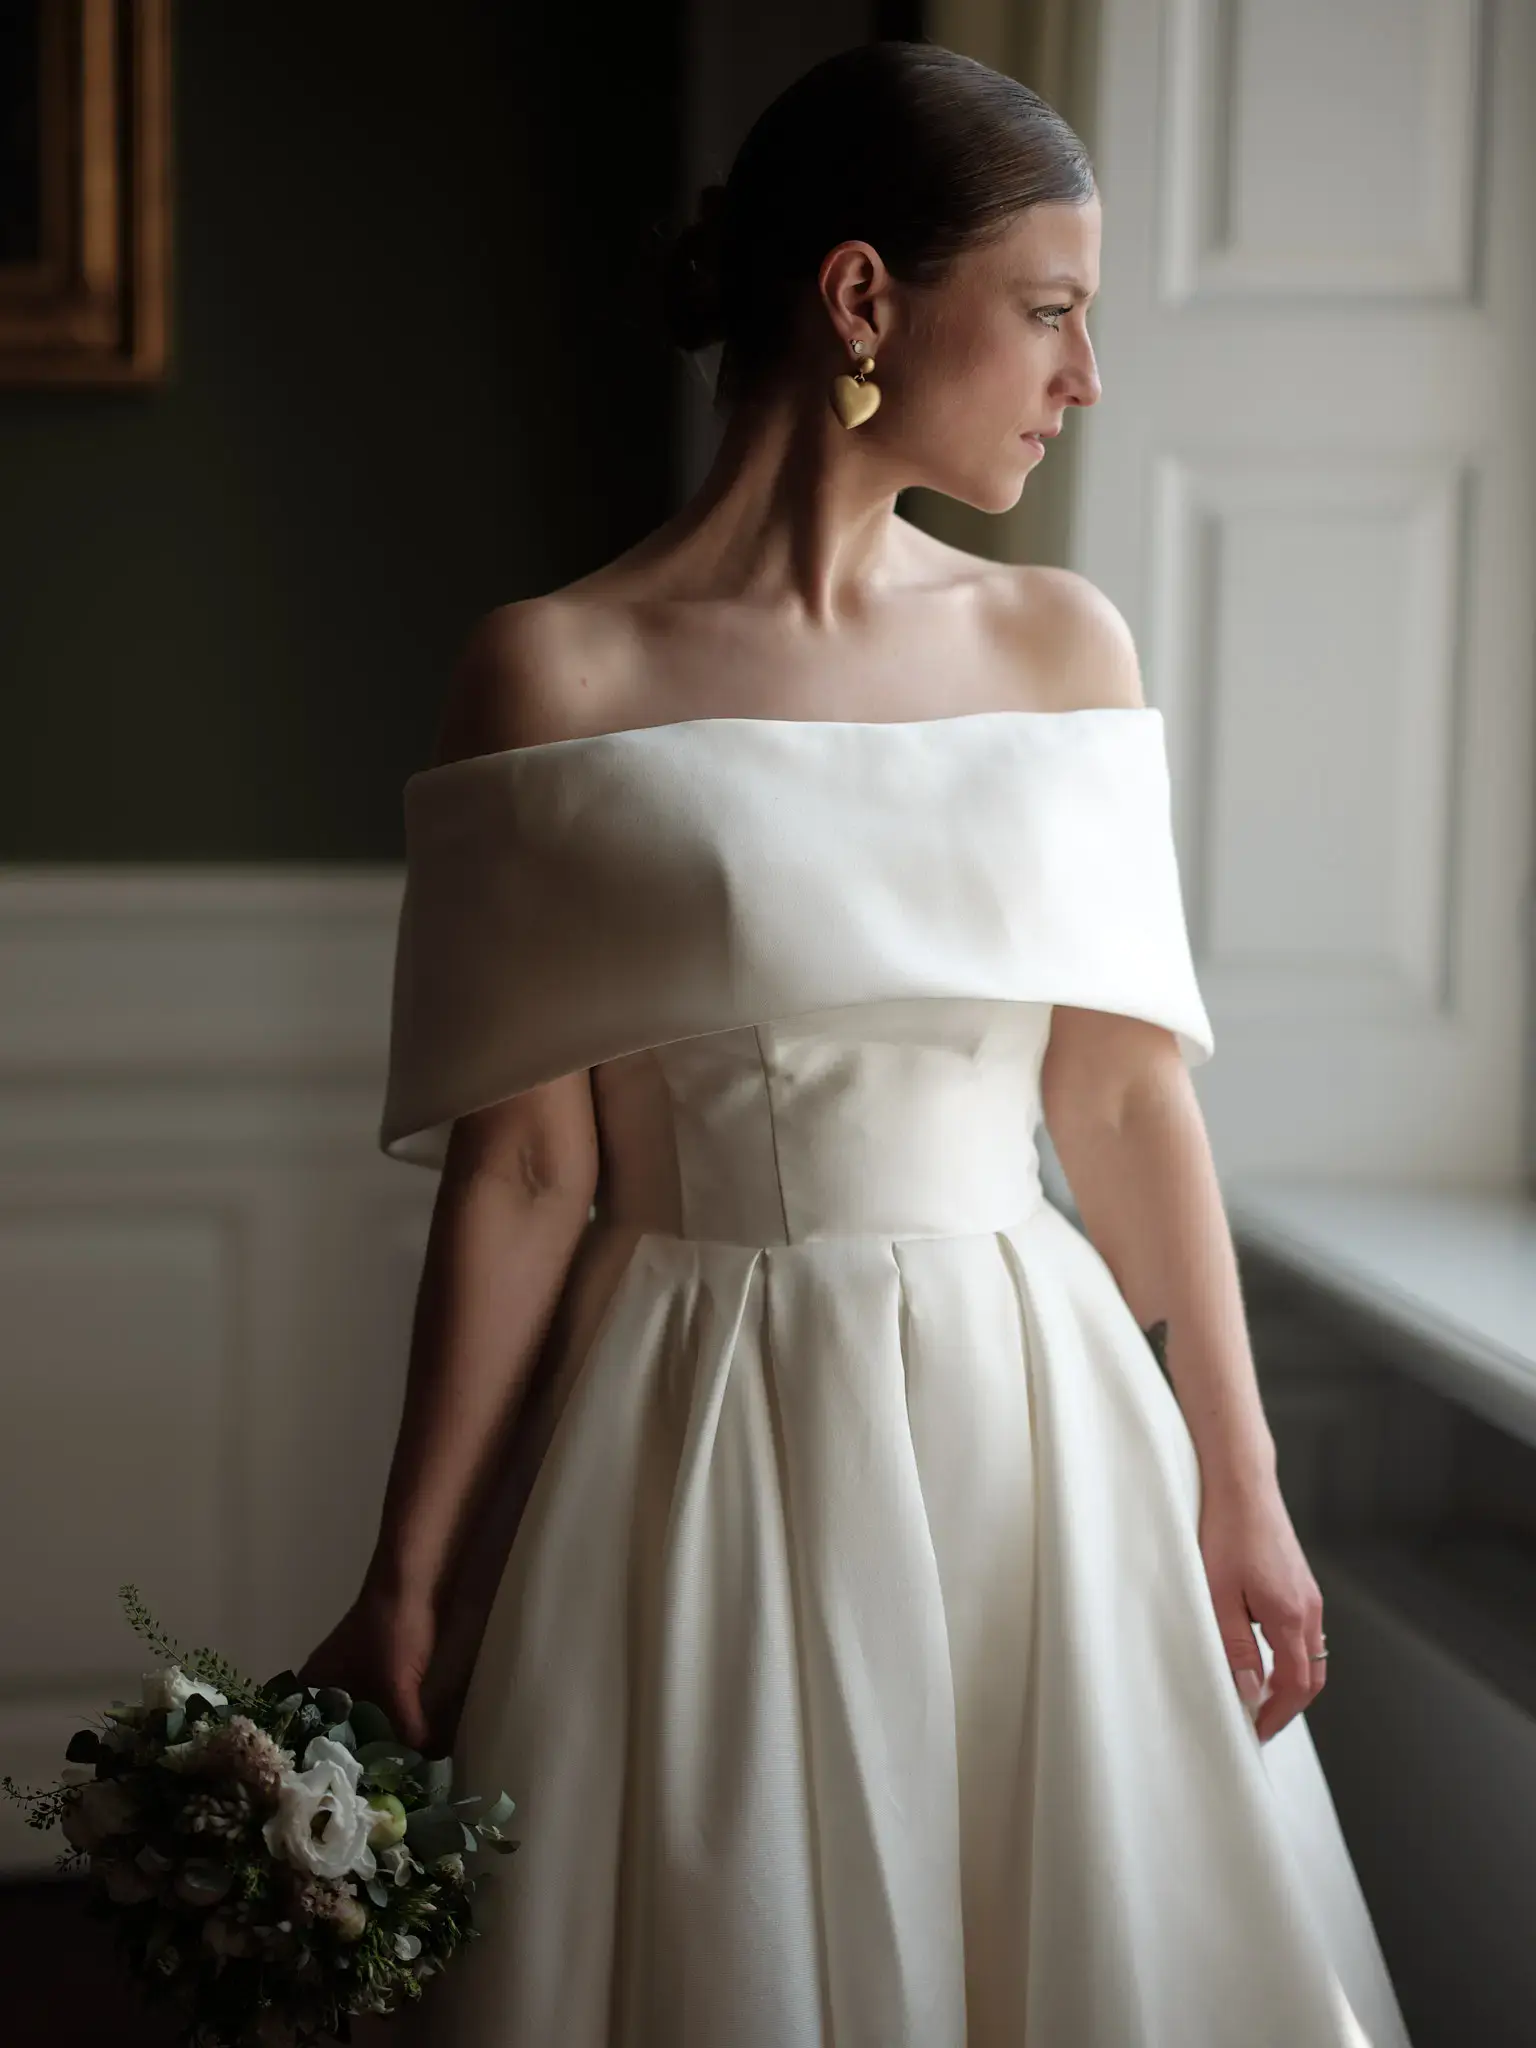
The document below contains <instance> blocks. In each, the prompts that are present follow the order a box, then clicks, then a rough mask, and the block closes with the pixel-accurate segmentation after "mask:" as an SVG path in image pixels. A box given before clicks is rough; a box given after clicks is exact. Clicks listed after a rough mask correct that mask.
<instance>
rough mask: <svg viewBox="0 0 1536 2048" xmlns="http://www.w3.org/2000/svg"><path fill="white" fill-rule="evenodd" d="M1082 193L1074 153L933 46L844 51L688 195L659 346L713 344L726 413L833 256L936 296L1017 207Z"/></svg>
mask: <svg viewBox="0 0 1536 2048" xmlns="http://www.w3.org/2000/svg"><path fill="white" fill-rule="evenodd" d="M1096 189H1097V188H1096V186H1095V183H1094V176H1093V166H1092V164H1091V162H1090V161H1089V157H1088V152H1087V150H1086V149H1085V148H1084V146H1083V144H1082V142H1081V141H1080V140H1079V138H1078V137H1077V135H1076V134H1075V133H1074V131H1073V130H1072V129H1071V128H1070V127H1069V126H1068V124H1067V123H1066V122H1065V121H1064V120H1063V119H1062V117H1061V115H1060V114H1058V113H1057V112H1056V110H1055V109H1054V108H1053V107H1051V106H1049V105H1048V104H1047V103H1046V101H1044V100H1043V99H1041V97H1040V95H1039V94H1038V93H1036V92H1033V91H1031V89H1030V88H1029V87H1028V86H1027V85H1021V84H1020V83H1019V81H1018V80H1017V79H1014V78H1009V77H1008V76H1006V74H1004V73H1003V72H1000V71H994V70H992V69H991V68H990V67H989V66H988V65H985V64H981V63H978V62H977V61H976V59H975V58H973V57H964V56H961V55H960V54H959V52H958V51H955V50H949V49H945V48H943V47H942V46H941V45H939V44H936V43H926V42H901V41H894V40H893V41H882V42H873V43H860V44H857V45H855V46H854V47H853V48H851V49H847V50H841V51H839V52H838V53H837V54H836V55H835V56H832V57H828V58H826V59H825V60H824V61H823V62H822V63H820V64H817V65H815V66H813V67H812V69H811V70H809V71H807V72H805V73H804V74H803V75H802V76H801V77H799V78H797V79H796V80H795V81H794V83H793V84H792V85H790V86H788V87H787V88H786V89H785V91H783V92H782V93H780V94H779V96H778V98H777V99H776V100H774V101H773V102H772V103H771V104H770V105H769V106H768V107H766V108H765V109H764V111H763V112H762V113H761V114H760V115H759V116H758V118H757V120H756V121H755V122H754V124H753V126H752V128H751V129H750V130H749V131H748V134H747V136H746V139H745V141H744V142H743V143H742V145H741V147H740V149H739V150H738V151H737V154H736V160H735V162H734V163H733V164H732V166H731V169H730V174H729V176H728V177H727V178H726V180H725V182H724V183H723V184H718V183H717V184H710V185H706V186H705V187H704V189H703V191H702V192H701V193H700V195H699V204H698V209H697V212H696V214H695V217H694V219H693V220H692V221H691V222H690V223H689V224H688V225H687V226H686V227H685V228H684V229H683V230H682V231H681V233H680V234H677V235H675V236H674V237H673V238H672V240H671V242H670V243H669V244H668V246H667V250H666V256H665V261H664V268H663V276H662V310H663V317H664V319H665V321H666V325H667V331H668V335H669V338H670V339H671V340H672V341H673V342H675V343H676V344H677V346H678V347H679V348H681V349H684V350H686V351H687V352H689V353H690V354H691V353H693V352H694V351H696V350H699V349H703V348H707V347H708V346H710V344H711V343H714V342H720V343H723V344H724V351H723V354H722V358H721V364H720V376H719V382H718V385H717V388H716V402H717V403H720V402H723V401H729V400H733V399H735V398H738V397H740V396H741V395H742V394H743V393H744V392H745V391H746V390H747V389H749V388H750V387H751V386H753V385H754V384H756V383H757V382H758V381H759V379H761V378H763V377H764V376H766V375H768V374H770V373H771V372H772V371H773V370H775V369H776V368H778V367H780V366H781V365H782V363H783V362H784V360H785V359H786V357H787V355H788V352H789V349H790V347H791V345H792V341H793V336H794V325H795V317H796V312H797V308H798V304H799V301H800V299H801V297H802V295H803V294H804V292H805V291H806V289H807V288H811V287H814V283H815V278H816V273H817V271H818V269H819V268H820V265H821V261H822V258H823V257H824V256H825V255H826V253H827V251H828V250H829V249H832V248H835V247H836V245H837V244H838V243H839V242H843V241H848V240H850V239H858V240H861V241H867V242H869V243H870V244H871V245H872V246H873V247H874V248H876V249H878V250H879V252H880V255H881V257H882V259H883V261H884V262H885V264H886V266H887V268H888V269H889V270H890V272H891V274H892V276H894V277H896V278H898V279H900V280H901V281H902V282H903V283H905V284H913V285H927V284H934V283H937V282H938V280H939V279H940V278H941V277H942V275H943V273H944V271H945V270H946V268H947V267H948V266H949V264H950V263H951V262H952V261H953V259H954V258H955V257H956V256H958V255H959V254H960V253H961V251H962V250H965V249H969V248H972V247H974V246H976V245H977V244H979V243H982V242H985V241H987V240H989V239H991V238H992V237H994V236H996V235H1001V234H1003V233H1005V232H1006V231H1007V229H1008V226H1009V225H1010V223H1011V222H1012V221H1013V220H1014V219H1016V217H1017V216H1018V215H1019V214H1020V213H1021V212H1023V211H1024V210H1025V208H1027V207H1030V206H1038V205H1041V204H1043V203H1049V202H1052V201H1058V202H1065V203H1066V204H1069V205H1081V204H1083V203H1084V202H1085V201H1087V200H1089V199H1091V198H1092V197H1093V195H1094V193H1095V191H1096Z"/></svg>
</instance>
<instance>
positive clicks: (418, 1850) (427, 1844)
mask: <svg viewBox="0 0 1536 2048" xmlns="http://www.w3.org/2000/svg"><path fill="white" fill-rule="evenodd" d="M465 1833H466V1829H465V1827H464V1823H463V1822H462V1821H461V1820H460V1819H459V1818H458V1816H457V1815H456V1814H455V1813H454V1812H453V1810H452V1808H451V1807H447V1806H418V1807H417V1808H416V1810H415V1811H414V1813H410V1814H408V1815H407V1816H406V1822H405V1839H406V1843H407V1845H408V1847H409V1848H410V1851H411V1854H412V1855H413V1856H415V1857H417V1858H418V1859H419V1860H420V1861H421V1862H423V1863H433V1862H435V1861H436V1860H437V1858H438V1857H439V1856H449V1855H451V1854H452V1853H453V1852H454V1850H456V1849H459V1848H461V1847H462V1846H463V1837H464V1834H465ZM471 1846H473V1842H471Z"/></svg>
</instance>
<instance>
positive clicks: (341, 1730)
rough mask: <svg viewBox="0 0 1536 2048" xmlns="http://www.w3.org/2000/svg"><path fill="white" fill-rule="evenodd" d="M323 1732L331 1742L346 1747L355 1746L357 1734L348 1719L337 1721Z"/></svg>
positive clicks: (353, 1748) (352, 1748) (352, 1747)
mask: <svg viewBox="0 0 1536 2048" xmlns="http://www.w3.org/2000/svg"><path fill="white" fill-rule="evenodd" d="M325 1732H326V1734H327V1735H328V1736H329V1737H330V1738H331V1740H332V1742H339V1743H341V1744H342V1746H343V1747H344V1748H346V1749H351V1750H355V1749H356V1748H357V1736H356V1734H355V1733H354V1732H353V1728H352V1723H351V1722H350V1721H338V1722H337V1723H336V1725H335V1726H334V1727H333V1728H327V1729H326V1731H325Z"/></svg>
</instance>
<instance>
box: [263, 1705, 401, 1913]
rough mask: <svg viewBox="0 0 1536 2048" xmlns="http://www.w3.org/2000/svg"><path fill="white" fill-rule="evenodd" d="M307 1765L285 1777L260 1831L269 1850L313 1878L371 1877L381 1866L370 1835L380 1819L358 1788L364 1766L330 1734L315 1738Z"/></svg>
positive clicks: (305, 1753)
mask: <svg viewBox="0 0 1536 2048" xmlns="http://www.w3.org/2000/svg"><path fill="white" fill-rule="evenodd" d="M304 1765H305V1768H304V1769H303V1770H302V1771H284V1772H283V1775H282V1779H281V1782H280V1785H279V1788H278V1795H277V1811H276V1813H274V1814H273V1816H272V1818H271V1819H270V1820H269V1821H268V1822H267V1823H266V1825H265V1827H263V1829H262V1831H261V1832H262V1838H263V1840H264V1841H265V1842H266V1845H267V1847H268V1848H269V1849H270V1850H271V1851H272V1854H273V1855H274V1856H280V1857H281V1858H282V1859H283V1861H284V1862H286V1863H291V1864H293V1865H294V1866H295V1868H296V1869H299V1870H307V1871H309V1872H311V1873H312V1874H313V1875H314V1876H315V1877H328V1878H336V1877H344V1876H346V1875H347V1873H348V1872H354V1871H355V1872H356V1874H357V1875H358V1876H359V1877H363V1878H368V1877H372V1876H373V1875H374V1873H375V1871H376V1869H377V1864H376V1862H375V1860H374V1854H373V1851H372V1849H371V1848H370V1847H369V1846H368V1831H369V1829H370V1828H371V1827H372V1826H373V1824H374V1822H375V1821H376V1820H377V1819H378V1815H377V1814H376V1813H375V1812H374V1810H373V1808H372V1807H371V1806H370V1805H369V1804H368V1802H367V1800H366V1799H364V1798H363V1797H362V1795H361V1794H360V1793H359V1791H358V1789H357V1786H358V1780H359V1779H360V1778H361V1776H362V1774H363V1767H362V1765H361V1764H360V1763H359V1762H358V1760H357V1758H356V1757H355V1756H354V1755H353V1754H352V1752H351V1750H349V1749H348V1748H347V1747H346V1745H345V1744H344V1743H340V1742H333V1741H332V1740H331V1738H330V1737H329V1736H328V1735H316V1736H315V1737H314V1738H313V1739H312V1741H311V1742H310V1745H309V1747H308V1749H306V1750H305V1752H304ZM317 1826H318V1832H317Z"/></svg>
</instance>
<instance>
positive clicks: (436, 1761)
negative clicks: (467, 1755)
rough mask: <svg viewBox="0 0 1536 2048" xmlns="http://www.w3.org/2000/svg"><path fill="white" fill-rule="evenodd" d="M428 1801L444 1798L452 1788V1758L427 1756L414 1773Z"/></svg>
mask: <svg viewBox="0 0 1536 2048" xmlns="http://www.w3.org/2000/svg"><path fill="white" fill-rule="evenodd" d="M416 1775H417V1777H418V1778H419V1779H420V1780H421V1789H422V1790H423V1791H424V1792H425V1793H426V1795H427V1798H428V1800H429V1801H436V1800H446V1799H447V1797H448V1794H449V1793H450V1792H451V1791H452V1790H453V1758H452V1757H451V1756H433V1757H428V1758H427V1760H426V1762H425V1763H423V1764H422V1766H421V1768H420V1769H419V1770H418V1771H417V1773H416Z"/></svg>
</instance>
